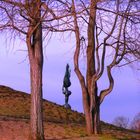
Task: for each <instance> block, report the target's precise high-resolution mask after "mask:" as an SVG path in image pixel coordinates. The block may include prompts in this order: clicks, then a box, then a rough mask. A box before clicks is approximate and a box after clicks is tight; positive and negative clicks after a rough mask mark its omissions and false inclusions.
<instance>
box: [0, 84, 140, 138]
mask: <svg viewBox="0 0 140 140" xmlns="http://www.w3.org/2000/svg"><path fill="white" fill-rule="evenodd" d="M43 107H44V130H45V139H46V140H55V139H57V140H62V139H69V140H116V139H119V140H140V139H139V138H140V133H136V132H133V131H130V130H126V129H121V128H118V127H115V126H113V125H110V124H107V123H104V122H102V132H103V134H102V135H99V136H88V135H87V133H86V130H85V121H84V115H83V114H81V113H78V112H76V111H72V110H66V109H65V108H64V107H63V106H60V105H57V104H55V103H52V102H49V101H46V100H44V101H43ZM29 110H30V95H29V94H26V93H23V92H19V91H15V90H13V89H11V88H8V87H5V86H0V140H27V138H28V136H29Z"/></svg>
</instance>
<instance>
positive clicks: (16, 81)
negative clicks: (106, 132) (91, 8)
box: [0, 35, 140, 123]
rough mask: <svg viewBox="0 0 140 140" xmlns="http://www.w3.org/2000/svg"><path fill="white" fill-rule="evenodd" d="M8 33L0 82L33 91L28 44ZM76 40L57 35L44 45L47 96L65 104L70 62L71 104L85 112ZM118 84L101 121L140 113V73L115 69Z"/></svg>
mask: <svg viewBox="0 0 140 140" xmlns="http://www.w3.org/2000/svg"><path fill="white" fill-rule="evenodd" d="M6 38H7V37H6V36H5V35H0V39H1V41H0V48H1V49H0V85H5V86H9V87H11V88H13V89H15V90H20V91H24V92H27V93H30V71H29V61H28V57H27V55H28V54H27V48H26V44H25V43H24V42H23V41H20V40H16V41H15V42H12V41H11V42H9V41H8V40H6ZM74 46H75V44H74V41H73V39H72V38H70V37H69V36H67V37H66V38H64V39H62V38H61V41H60V38H59V37H55V36H54V37H53V38H52V40H51V41H50V42H49V43H48V44H44V66H43V98H45V99H47V100H50V101H52V102H55V103H57V104H60V105H64V95H63V94H62V84H63V77H64V73H65V67H66V64H67V63H69V65H70V68H71V83H72V85H71V87H70V88H69V89H70V90H71V92H72V95H71V96H70V98H69V104H70V105H71V107H72V109H73V110H76V111H79V112H83V105H82V93H81V88H80V84H79V81H78V79H77V77H76V74H75V72H74V68H73V52H74ZM80 62H82V63H83V64H82V65H81V68H82V70H83V71H84V70H85V58H82V59H80ZM113 76H114V79H115V86H114V89H113V91H112V92H111V94H109V95H108V96H107V97H106V98H105V100H104V102H103V103H102V104H101V120H103V121H105V122H109V123H112V122H113V120H114V118H115V117H117V116H124V117H127V118H129V119H130V121H131V120H132V119H133V117H134V116H135V115H136V114H137V113H138V112H140V72H136V71H135V70H133V69H132V68H131V67H122V68H117V69H115V70H113ZM107 84H108V81H107V80H106V78H105V76H103V78H102V79H101V80H100V82H99V83H98V85H99V86H100V87H101V88H104V87H106V86H107Z"/></svg>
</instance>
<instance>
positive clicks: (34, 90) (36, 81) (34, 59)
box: [27, 23, 44, 140]
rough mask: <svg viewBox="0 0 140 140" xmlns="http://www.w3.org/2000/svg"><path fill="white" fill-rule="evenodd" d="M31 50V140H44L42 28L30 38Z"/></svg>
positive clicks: (37, 29)
mask: <svg viewBox="0 0 140 140" xmlns="http://www.w3.org/2000/svg"><path fill="white" fill-rule="evenodd" d="M30 41H31V45H28V49H29V61H30V77H31V113H30V131H31V133H30V138H29V139H30V140H44V131H43V111H42V110H43V109H42V69H43V50H42V26H41V23H40V25H38V27H37V28H36V29H35V31H34V32H33V34H32V37H31V38H30ZM27 44H29V43H27Z"/></svg>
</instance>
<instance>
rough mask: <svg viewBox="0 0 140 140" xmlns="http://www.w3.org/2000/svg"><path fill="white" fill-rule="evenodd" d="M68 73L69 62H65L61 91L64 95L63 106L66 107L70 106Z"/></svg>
mask: <svg viewBox="0 0 140 140" xmlns="http://www.w3.org/2000/svg"><path fill="white" fill-rule="evenodd" d="M70 73H71V71H70V67H69V64H67V65H66V72H65V76H64V79H63V87H62V92H63V94H64V95H65V105H64V106H65V107H66V108H71V106H70V105H69V104H68V101H69V96H70V95H71V91H70V90H68V88H69V87H70V86H71V81H70Z"/></svg>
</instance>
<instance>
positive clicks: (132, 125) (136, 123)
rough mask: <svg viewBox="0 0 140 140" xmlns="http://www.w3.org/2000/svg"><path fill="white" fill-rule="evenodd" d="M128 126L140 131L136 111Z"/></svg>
mask: <svg viewBox="0 0 140 140" xmlns="http://www.w3.org/2000/svg"><path fill="white" fill-rule="evenodd" d="M130 128H131V129H133V130H136V131H138V132H140V113H138V114H137V115H136V116H135V117H134V119H133V120H132V122H131V125H130Z"/></svg>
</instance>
